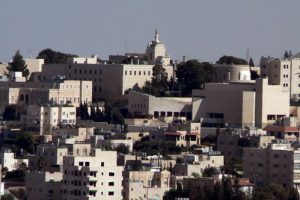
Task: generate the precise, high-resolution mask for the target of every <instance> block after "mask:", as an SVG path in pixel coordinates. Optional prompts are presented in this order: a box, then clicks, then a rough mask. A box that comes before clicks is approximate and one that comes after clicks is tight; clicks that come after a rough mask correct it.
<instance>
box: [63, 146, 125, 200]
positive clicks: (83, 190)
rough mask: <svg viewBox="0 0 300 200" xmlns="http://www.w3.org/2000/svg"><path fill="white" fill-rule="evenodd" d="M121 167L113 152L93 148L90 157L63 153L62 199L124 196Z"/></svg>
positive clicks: (83, 199) (104, 199) (115, 198)
mask: <svg viewBox="0 0 300 200" xmlns="http://www.w3.org/2000/svg"><path fill="white" fill-rule="evenodd" d="M122 171H123V166H117V152H116V151H101V150H100V149H95V154H94V155H93V156H66V157H64V160H63V187H62V199H63V200H75V199H76V200H85V199H86V200H87V199H89V200H96V199H97V200H98V199H103V200H106V199H114V200H118V199H120V200H121V199H123V197H122V180H123V178H122Z"/></svg>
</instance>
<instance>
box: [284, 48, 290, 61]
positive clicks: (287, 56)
mask: <svg viewBox="0 0 300 200" xmlns="http://www.w3.org/2000/svg"><path fill="white" fill-rule="evenodd" d="M289 57H290V55H289V52H288V51H287V50H285V52H284V54H283V58H284V59H288V58H289Z"/></svg>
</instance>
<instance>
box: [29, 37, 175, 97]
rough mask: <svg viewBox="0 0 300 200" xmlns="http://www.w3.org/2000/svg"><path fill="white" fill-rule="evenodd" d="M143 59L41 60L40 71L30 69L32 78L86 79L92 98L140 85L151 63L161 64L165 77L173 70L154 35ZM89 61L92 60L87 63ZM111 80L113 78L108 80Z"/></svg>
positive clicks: (115, 94) (149, 75)
mask: <svg viewBox="0 0 300 200" xmlns="http://www.w3.org/2000/svg"><path fill="white" fill-rule="evenodd" d="M145 57H147V58H148V59H147V62H145V63H141V64H140V63H139V62H137V63H136V64H133V63H132V64H131V63H129V64H123V63H121V64H107V63H101V64H95V62H85V61H80V60H79V61H78V60H77V61H76V59H75V58H74V59H73V63H66V64H44V65H43V66H42V70H41V72H37V73H33V74H32V77H31V78H32V80H33V81H34V82H43V81H49V80H51V78H52V77H53V76H57V75H61V76H64V77H65V78H66V79H68V80H90V81H92V82H93V90H92V91H93V98H94V99H95V100H99V99H103V98H113V99H114V98H118V97H120V96H121V95H123V94H124V93H125V91H126V90H128V89H130V88H133V87H134V86H137V85H138V86H140V87H141V86H143V85H144V84H145V82H146V81H149V80H151V78H152V68H153V66H154V64H157V63H159V64H162V65H163V67H164V68H165V69H166V73H167V74H168V78H171V76H173V73H174V70H173V66H172V65H171V63H170V58H169V57H168V55H167V53H166V48H165V45H164V44H163V43H161V42H160V41H159V39H158V34H156V36H155V40H154V41H152V42H151V43H150V44H149V45H148V47H147V52H146V54H145ZM89 63H93V64H89ZM112 80H113V82H112Z"/></svg>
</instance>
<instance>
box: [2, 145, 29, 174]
mask: <svg viewBox="0 0 300 200" xmlns="http://www.w3.org/2000/svg"><path fill="white" fill-rule="evenodd" d="M22 163H25V164H26V166H27V165H28V159H23V158H20V159H18V158H16V155H15V153H14V152H12V151H11V150H10V149H5V150H2V151H1V152H0V164H1V166H2V168H4V167H5V168H7V171H13V170H16V169H18V168H19V166H20V165H21V164H22Z"/></svg>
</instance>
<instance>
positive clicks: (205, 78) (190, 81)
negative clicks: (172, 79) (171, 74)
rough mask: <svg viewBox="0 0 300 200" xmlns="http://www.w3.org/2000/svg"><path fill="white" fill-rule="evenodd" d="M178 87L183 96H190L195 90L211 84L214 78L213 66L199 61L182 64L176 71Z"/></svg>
mask: <svg viewBox="0 0 300 200" xmlns="http://www.w3.org/2000/svg"><path fill="white" fill-rule="evenodd" d="M176 76H177V84H178V85H177V87H179V88H178V89H179V90H180V91H181V92H182V95H183V96H190V95H191V94H192V90H193V89H199V88H201V86H202V85H203V84H204V83H207V82H210V81H211V80H212V76H213V69H212V65H211V64H209V63H207V62H203V63H200V62H198V61H197V60H189V61H187V62H183V63H180V64H179V65H178V67H177V70H176Z"/></svg>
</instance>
